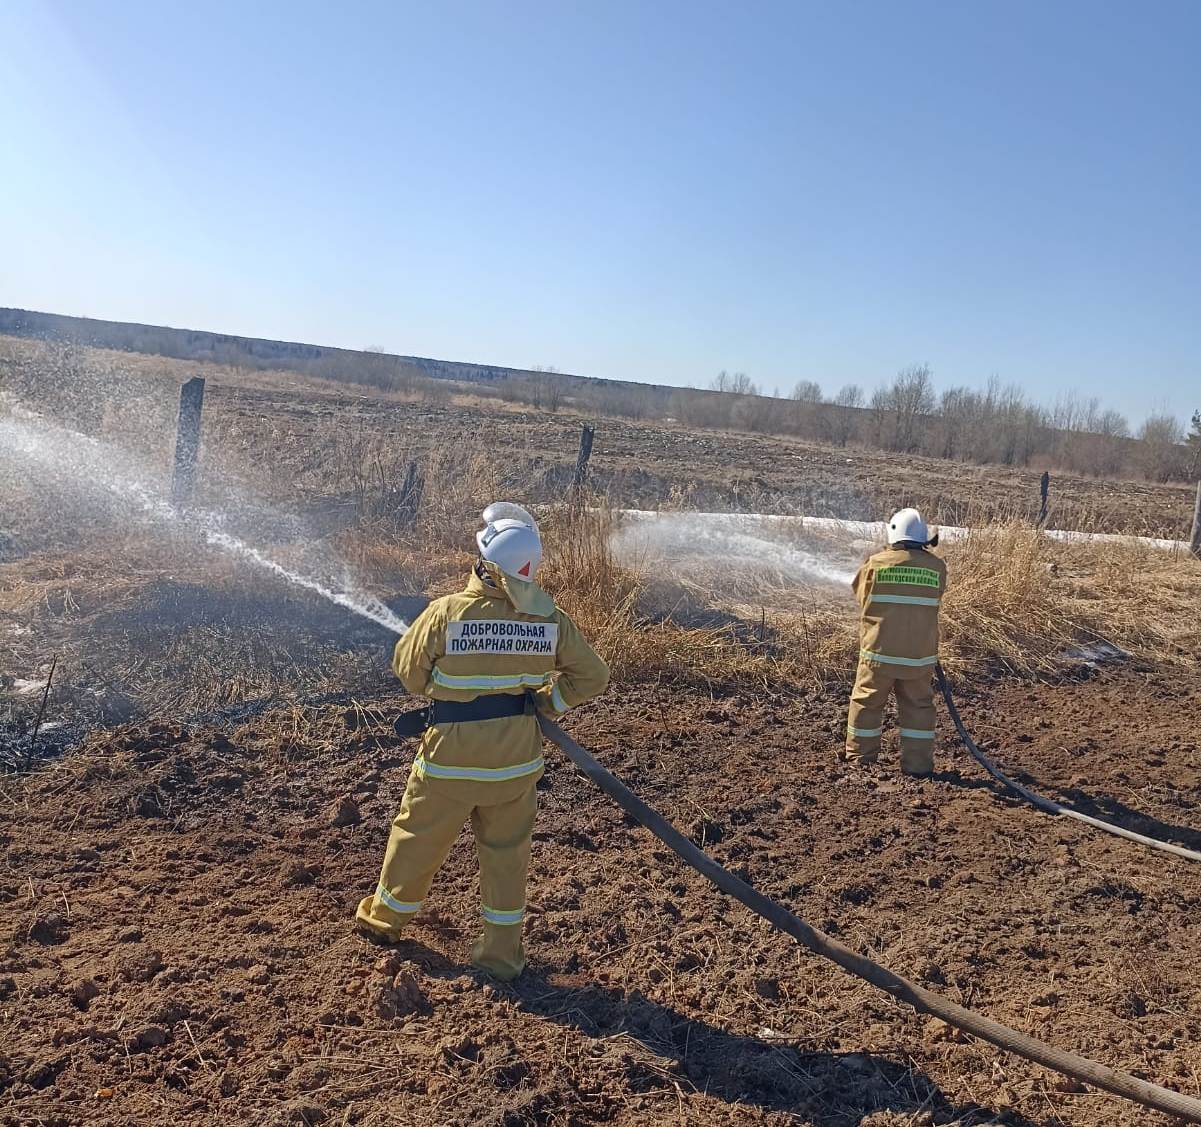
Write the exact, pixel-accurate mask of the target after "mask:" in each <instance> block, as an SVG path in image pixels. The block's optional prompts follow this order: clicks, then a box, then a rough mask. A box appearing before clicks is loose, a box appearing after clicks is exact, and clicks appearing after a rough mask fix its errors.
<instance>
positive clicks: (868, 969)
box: [538, 716, 1201, 1123]
mask: <svg viewBox="0 0 1201 1127" xmlns="http://www.w3.org/2000/svg"><path fill="white" fill-rule="evenodd" d="M538 722H539V724H540V725H541V726H542V731H543V734H544V735H545V736H546V737H547V738H548V739H550V740H551V741H552V742H554V743H555V744H557V745H558V746H559V747H560V748H561V749H562V750H563V752H564V753H565V754H566V756H567V758H568V759H570V760H571V761H572V763H574V764H575V765H576V766H577V767H578V768H579V769H580V770H581V771H583V773H584V774H585V775H587V776H588V778H589V779H591V780H592V782H593V783H595V784H596V785H597V786H598V787H599V788H600V789H601V790H602V791H604V793H605V794H607V795H608V796H609V797H610V798H611V799H613V801H614V802H616V803H617V805H618V806H620V807H621V808H622V810H624V811H625V812H626V813H627V814H629V815H630V817H632V818H633V819H634V820H635V821H636V822H638V823H639V824H640V825H642V826H644V827H645V828H646V829H648V830H650V832H651V833H653V834H654V835H655V837H657V838H658V839H659V840H660V841H661V842H663V843H664V844H665V845H666V846H668V847H669V848H670V849H671V850H672V851H673V852H675V853H676V854H678V855H679V856H680V857H681V858H682V859H683V860H684V861H686V862H687V863H688V864H689V865H691V866H692V867H693V868H694V869H696V871H697V872H698V873H700V874H701V875H702V876H703V877H705V878H706V879H708V880H710V881H711V882H712V883H713V884H715V885H717V887H718V888H719V889H721V891H722V892H725V893H727V894H728V895H730V896H733V897H734V898H735V899H736V900H739V901H741V902H742V903H743V904H745V905H746V906H747V907H748V908H750V909H751V911H753V912H755V913H756V914H758V915H760V916H762V917H763V918H764V919H765V920H767V922H768V923H770V924H771V925H772V926H773V927H775V928H777V929H778V930H780V931H782V932H784V933H785V934H786V935H791V936H792V937H793V938H794V939H795V940H797V941H798V942H799V943H801V944H802V945H803V946H805V947H808V948H809V950H810V951H813V952H815V953H816V954H818V955H821V956H822V957H823V958H826V959H829V960H831V961H832V962H834V963H837V964H838V966H840V967H842V968H843V970H847V971H850V972H851V974H854V975H857V976H858V977H859V978H862V979H863V980H864V981H866V982H870V983H871V984H872V985H873V986H875V987H877V988H878V989H880V990H883V991H884V992H885V993H887V994H891V995H892V996H893V997H894V998H897V999H899V1000H900V1001H902V1002H906V1003H908V1004H909V1005H910V1006H912V1007H913V1008H914V1009H915V1010H917V1011H919V1012H920V1013H928V1014H933V1015H934V1016H935V1017H937V1018H941V1019H942V1020H943V1021H945V1022H947V1024H949V1025H954V1026H955V1027H957V1028H958V1029H962V1030H963V1031H964V1032H965V1033H970V1034H971V1035H972V1036H974V1037H979V1038H980V1039H981V1040H983V1041H988V1042H989V1043H990V1044H993V1045H996V1046H997V1047H998V1048H1001V1049H1004V1050H1005V1051H1006V1052H1011V1053H1016V1054H1017V1055H1018V1056H1020V1057H1025V1058H1026V1059H1027V1060H1031V1061H1034V1062H1035V1063H1037V1064H1041V1065H1043V1066H1044V1067H1046V1068H1049V1069H1051V1070H1053V1071H1055V1072H1059V1073H1062V1074H1063V1075H1065V1076H1071V1077H1073V1078H1075V1079H1076V1080H1080V1081H1083V1082H1084V1083H1086V1084H1091V1085H1093V1086H1094V1087H1097V1088H1104V1089H1105V1090H1106V1091H1107V1092H1113V1093H1114V1094H1115V1095H1118V1096H1122V1097H1124V1098H1125V1099H1128V1100H1133V1101H1134V1102H1135V1103H1138V1104H1142V1105H1143V1106H1144V1107H1150V1108H1154V1109H1155V1110H1157V1111H1162V1112H1165V1113H1167V1114H1168V1115H1175V1116H1179V1117H1180V1118H1181V1119H1184V1120H1187V1121H1189V1122H1192V1123H1201V1100H1196V1099H1193V1098H1192V1097H1191V1096H1185V1095H1182V1094H1181V1093H1180V1092H1173V1091H1172V1090H1171V1089H1169V1088H1163V1087H1160V1086H1159V1085H1158V1084H1150V1083H1148V1082H1147V1081H1145V1080H1139V1079H1138V1078H1137V1077H1134V1076H1130V1075H1129V1074H1127V1073H1125V1072H1115V1071H1114V1070H1113V1069H1112V1068H1107V1067H1106V1066H1105V1065H1103V1064H1098V1063H1097V1062H1096V1061H1091V1060H1087V1059H1086V1058H1085V1057H1080V1056H1077V1055H1076V1054H1075V1053H1067V1052H1064V1051H1063V1050H1062V1049H1056V1048H1054V1047H1053V1046H1051V1045H1047V1044H1044V1043H1043V1042H1042V1041H1037V1040H1035V1039H1034V1038H1033V1037H1028V1036H1027V1035H1026V1034H1025V1033H1019V1032H1018V1031H1017V1030H1016V1029H1010V1028H1009V1027H1008V1026H1005V1025H1001V1024H1000V1023H999V1022H996V1021H993V1020H991V1019H990V1018H987V1017H983V1016H981V1015H980V1014H977V1013H973V1012H972V1011H971V1010H967V1009H964V1008H963V1006H960V1005H957V1004H956V1003H954V1002H952V1001H950V1000H948V999H947V998H944V997H942V996H941V995H939V994H935V993H932V992H931V991H929V990H926V989H925V988H923V987H921V986H918V985H917V984H916V983H913V982H910V981H909V980H908V979H906V978H902V977H901V976H900V975H898V974H894V973H893V972H892V971H890V970H887V969H886V968H884V967H882V966H880V965H879V963H874V962H872V961H871V959H867V958H864V957H863V956H862V955H858V954H856V953H855V952H854V951H852V950H851V949H850V948H849V947H844V946H843V945H842V944H841V943H838V942H836V941H835V940H833V939H831V938H830V937H829V936H828V935H825V934H824V933H822V932H820V931H818V930H817V929H816V928H813V927H810V926H809V924H807V923H805V922H804V921H803V920H802V919H800V918H799V917H797V916H794V915H793V914H792V913H791V912H790V911H788V909H786V908H784V907H782V906H781V905H779V904H777V903H776V902H775V901H774V900H769V899H768V898H767V897H766V896H764V895H763V894H762V893H761V892H757V891H756V890H755V889H754V888H752V887H751V886H750V885H749V884H747V883H746V882H745V881H743V880H739V878H738V877H736V876H734V874H733V873H730V872H727V871H726V870H725V869H723V868H722V867H721V866H720V865H719V864H718V863H717V862H716V861H714V860H713V858H712V857H710V856H709V855H708V854H707V853H705V852H703V851H702V850H700V849H698V848H697V847H696V846H695V845H693V843H692V842H691V841H689V840H688V838H686V837H685V836H684V835H683V834H682V833H680V831H679V830H677V829H676V828H675V826H673V825H672V824H671V823H670V822H668V821H667V820H666V819H665V818H664V817H663V816H662V815H661V814H659V813H657V812H656V811H655V810H652V809H651V807H649V806H647V804H646V803H645V802H643V801H642V800H641V799H640V798H639V797H638V796H637V795H636V794H634V793H633V792H632V791H631V790H629V788H628V787H626V786H625V785H624V784H622V783H621V782H619V781H618V780H617V779H616V778H615V777H614V776H613V775H611V774H609V772H608V771H606V770H605V769H604V768H603V767H602V766H601V765H600V764H599V763H598V762H597V761H596V759H594V758H593V757H592V755H590V754H589V753H588V752H587V751H585V750H584V748H582V747H580V745H579V744H578V743H576V742H575V740H573V739H572V738H571V737H570V736H569V735H568V734H567V733H566V732H564V731H563V729H562V728H560V727H559V726H558V725H557V724H556V723H554V722H553V721H552V720H548V719H547V718H546V717H545V716H539V718H538Z"/></svg>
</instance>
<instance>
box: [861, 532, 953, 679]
mask: <svg viewBox="0 0 1201 1127" xmlns="http://www.w3.org/2000/svg"><path fill="white" fill-rule="evenodd" d="M851 587H852V589H853V590H854V592H855V596H856V597H857V598H858V600H859V605H860V607H862V608H863V614H862V618H861V620H860V628H859V645H860V655H859V656H860V659H861V660H862V661H866V662H868V663H870V664H872V665H878V666H882V667H886V668H887V669H888V671H889V672H890V673H891V674H892V675H893V676H894V677H919V676H923V675H924V676H929V675H930V674H931V673H932V672H933V670H934V663H935V662H937V661H938V609H939V606H940V605H941V602H942V596H943V594H944V592H945V591H946V589H947V565H946V564H945V563H943V561H942V560H940V559H939V558H938V557H937V556H936V555H934V554H933V553H932V552H929V551H927V550H925V549H922V548H886V549H885V550H884V551H883V552H877V553H876V554H875V555H874V556H871V557H870V558H869V559H868V560H867V561H866V562H865V563H864V564H863V566H862V567H861V568H860V569H859V572H858V574H857V575H856V576H855V579H854V581H853V582H852V583H851Z"/></svg>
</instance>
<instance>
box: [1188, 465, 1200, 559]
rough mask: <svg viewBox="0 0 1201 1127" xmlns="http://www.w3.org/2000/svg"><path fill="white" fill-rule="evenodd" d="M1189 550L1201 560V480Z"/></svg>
mask: <svg viewBox="0 0 1201 1127" xmlns="http://www.w3.org/2000/svg"><path fill="white" fill-rule="evenodd" d="M1188 550H1189V551H1190V552H1192V553H1193V555H1194V556H1196V557H1197V559H1199V560H1201V481H1199V482H1197V507H1196V508H1195V509H1193V535H1192V537H1191V538H1190V539H1189V544H1188Z"/></svg>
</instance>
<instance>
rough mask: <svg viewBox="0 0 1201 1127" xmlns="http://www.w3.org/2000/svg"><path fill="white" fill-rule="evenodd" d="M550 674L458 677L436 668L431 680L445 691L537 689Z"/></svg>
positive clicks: (544, 682)
mask: <svg viewBox="0 0 1201 1127" xmlns="http://www.w3.org/2000/svg"><path fill="white" fill-rule="evenodd" d="M549 678H550V674H549V673H514V674H510V675H507V676H502V677H483V676H479V677H456V676H454V675H453V674H451V673H443V672H442V670H441V669H439V668H438V667H437V666H434V674H433V676H432V677H431V678H430V680H432V681H433V683H434V684H435V685H438V686H439V687H441V688H443V689H536V688H538V687H539V686H540V685H545V684H546V682H547V681H548V680H549Z"/></svg>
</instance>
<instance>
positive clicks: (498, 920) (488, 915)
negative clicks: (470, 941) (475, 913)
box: [482, 904, 525, 926]
mask: <svg viewBox="0 0 1201 1127" xmlns="http://www.w3.org/2000/svg"><path fill="white" fill-rule="evenodd" d="M482 914H483V917H484V919H485V920H486V921H487V922H488V923H490V924H501V925H502V926H511V925H513V924H519V923H521V921H522V920H523V919H525V909H524V908H514V909H513V910H512V911H511V912H502V911H500V910H499V909H498V908H489V907H488V905H487V904H485V905H484V907H483V912H482Z"/></svg>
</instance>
